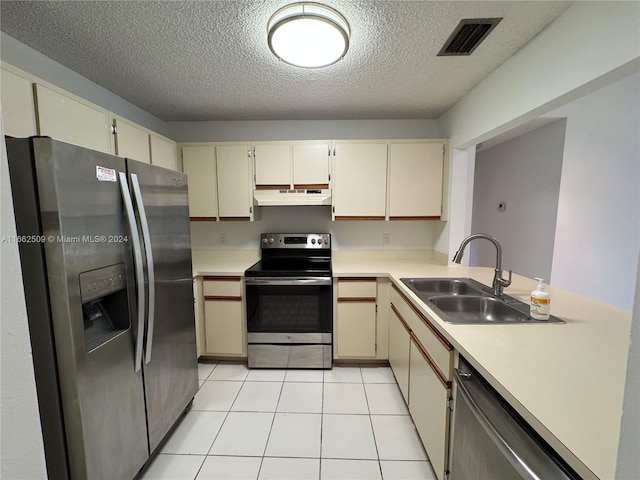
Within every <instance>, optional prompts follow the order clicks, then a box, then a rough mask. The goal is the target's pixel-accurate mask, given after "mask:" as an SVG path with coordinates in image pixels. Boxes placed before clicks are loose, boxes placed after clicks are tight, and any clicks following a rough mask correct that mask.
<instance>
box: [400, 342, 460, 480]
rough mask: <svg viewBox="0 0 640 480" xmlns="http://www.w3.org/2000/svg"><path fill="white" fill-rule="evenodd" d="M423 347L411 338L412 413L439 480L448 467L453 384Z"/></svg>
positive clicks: (410, 394)
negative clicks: (450, 403)
mask: <svg viewBox="0 0 640 480" xmlns="http://www.w3.org/2000/svg"><path fill="white" fill-rule="evenodd" d="M436 372H437V367H434V365H433V361H432V360H431V359H430V357H429V354H428V353H427V352H426V350H425V349H424V347H422V345H421V344H420V342H419V341H417V340H416V338H415V337H414V336H412V337H411V354H410V360H409V376H410V378H411V388H410V389H409V413H410V414H411V418H412V419H413V423H414V424H415V426H416V430H418V434H419V435H420V439H421V440H422V444H423V445H424V449H425V451H426V452H427V455H428V456H429V460H430V461H431V465H432V466H433V470H434V471H435V472H436V475H437V476H438V478H439V479H440V480H442V479H443V478H444V474H445V470H446V466H447V452H448V448H447V445H448V442H449V414H450V410H449V404H448V402H449V398H450V396H451V383H450V382H448V381H446V380H443V379H442V378H441V377H440V375H438V373H436Z"/></svg>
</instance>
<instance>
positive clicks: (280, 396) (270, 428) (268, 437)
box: [247, 373, 287, 480]
mask: <svg viewBox="0 0 640 480" xmlns="http://www.w3.org/2000/svg"><path fill="white" fill-rule="evenodd" d="M248 375H249V374H247V376H248ZM286 376H287V374H286V373H285V378H286ZM283 389H284V378H283V379H282V383H281V384H280V393H279V394H278V401H277V402H276V406H275V407H274V412H273V417H272V418H271V427H269V435H267V441H266V442H265V443H264V450H263V451H262V458H261V459H260V468H258V475H257V476H256V480H257V479H258V478H260V472H261V471H262V466H263V465H264V459H265V455H266V454H267V446H268V445H269V439H270V438H271V432H273V424H274V423H275V421H276V412H277V411H278V405H279V404H280V399H281V398H282V390H283Z"/></svg>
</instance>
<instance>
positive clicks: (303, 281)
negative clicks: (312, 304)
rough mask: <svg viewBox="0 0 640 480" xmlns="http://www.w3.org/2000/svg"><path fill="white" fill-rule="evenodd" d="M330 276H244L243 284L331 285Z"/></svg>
mask: <svg viewBox="0 0 640 480" xmlns="http://www.w3.org/2000/svg"><path fill="white" fill-rule="evenodd" d="M331 283H332V279H331V277H304V278H296V277H268V278H252V277H245V279H244V284H245V285H297V286H306V285H331Z"/></svg>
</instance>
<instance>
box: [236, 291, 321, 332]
mask: <svg viewBox="0 0 640 480" xmlns="http://www.w3.org/2000/svg"><path fill="white" fill-rule="evenodd" d="M246 288H247V331H249V332H272V333H315V332H317V333H330V332H331V331H332V324H333V315H332V308H333V299H332V287H331V286H330V285H321V286H317V285H314V286H310V285H309V286H299V285H297V286H294V285H273V286H256V285H247V287H246Z"/></svg>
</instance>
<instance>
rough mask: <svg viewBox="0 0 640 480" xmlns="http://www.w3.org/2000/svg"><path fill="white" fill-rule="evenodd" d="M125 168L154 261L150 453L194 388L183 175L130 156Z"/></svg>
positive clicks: (147, 371)
mask: <svg viewBox="0 0 640 480" xmlns="http://www.w3.org/2000/svg"><path fill="white" fill-rule="evenodd" d="M127 169H128V172H129V177H130V178H131V174H135V175H136V176H137V180H138V183H139V186H140V192H141V196H142V201H143V203H144V210H145V212H146V219H147V224H148V227H149V233H150V242H151V249H152V257H153V259H154V265H153V269H154V276H155V295H154V296H155V305H154V307H155V308H153V310H154V311H155V315H154V317H155V318H153V319H149V320H148V322H147V325H149V324H152V325H153V329H152V330H153V335H152V339H151V340H152V343H151V345H150V346H151V349H152V352H151V358H150V361H149V363H146V361H145V363H144V365H143V370H144V382H145V394H146V404H147V417H148V420H147V423H148V427H149V446H150V449H151V452H153V451H154V450H155V449H156V447H157V446H158V445H159V443H160V442H161V441H162V439H163V438H164V436H165V435H166V433H167V432H168V431H169V430H170V429H171V427H172V426H173V424H174V423H175V421H176V420H177V419H178V417H179V416H180V415H181V414H182V412H183V411H184V410H185V408H186V407H187V406H188V405H189V403H190V402H191V400H192V399H193V397H194V395H195V394H196V391H197V389H198V366H197V354H196V337H195V318H194V311H193V280H192V275H193V273H192V266H191V236H190V235H191V233H190V232H191V230H190V225H189V207H188V203H187V202H188V192H187V179H186V175H184V174H182V173H180V172H176V171H173V170H167V169H164V168H160V167H157V166H153V165H148V164H144V163H141V162H136V161H134V160H127ZM130 183H132V181H131V180H130ZM147 258H149V255H147ZM153 290H154V289H153V288H152V289H151V291H153ZM151 300H153V298H152V299H151ZM149 310H152V309H151V308H149ZM147 328H148V327H147ZM149 353H150V352H149V350H148V349H147V354H149Z"/></svg>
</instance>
